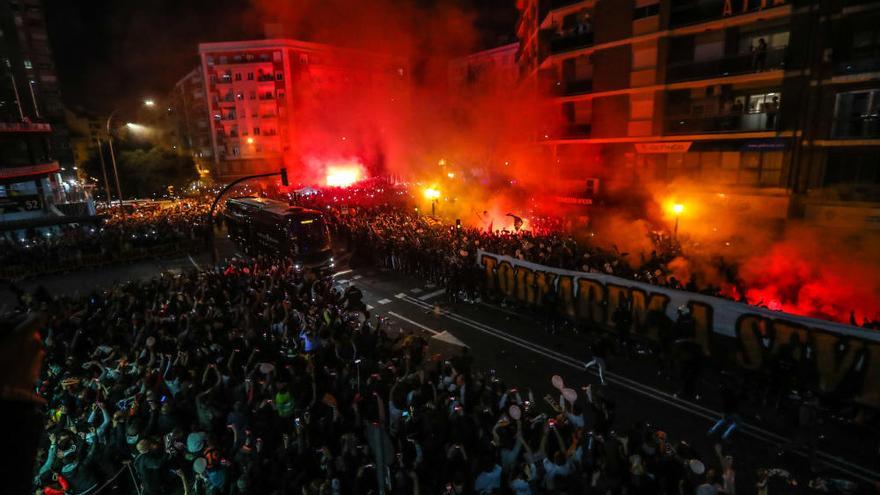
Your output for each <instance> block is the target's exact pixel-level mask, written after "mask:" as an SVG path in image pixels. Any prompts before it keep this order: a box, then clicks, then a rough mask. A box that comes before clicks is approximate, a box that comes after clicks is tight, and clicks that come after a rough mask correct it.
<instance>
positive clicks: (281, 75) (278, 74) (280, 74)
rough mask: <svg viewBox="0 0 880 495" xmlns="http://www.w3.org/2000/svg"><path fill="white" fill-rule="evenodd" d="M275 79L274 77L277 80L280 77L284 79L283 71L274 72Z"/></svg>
mask: <svg viewBox="0 0 880 495" xmlns="http://www.w3.org/2000/svg"><path fill="white" fill-rule="evenodd" d="M275 79H276V80H277V81H281V80H282V79H284V73H283V72H276V73H275Z"/></svg>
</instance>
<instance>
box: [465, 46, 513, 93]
mask: <svg viewBox="0 0 880 495" xmlns="http://www.w3.org/2000/svg"><path fill="white" fill-rule="evenodd" d="M518 51H519V43H509V44H506V45H502V46H499V47H495V48H491V49H488V50H482V51H479V52H475V53H472V54H470V55H468V56H466V57H460V58H456V59H453V60H451V61H450V62H449V85H450V87H451V88H456V87H460V86H464V85H468V84H479V83H480V82H481V79H483V78H486V77H489V78H492V79H495V80H500V81H508V82H510V83H511V84H514V83H515V82H516V81H517V79H518V71H519V69H518V65H517V59H516V54H517V52H518Z"/></svg>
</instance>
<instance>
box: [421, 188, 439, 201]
mask: <svg viewBox="0 0 880 495" xmlns="http://www.w3.org/2000/svg"><path fill="white" fill-rule="evenodd" d="M424 195H425V198H426V199H430V200H431V201H433V200H435V199H437V198H439V197H440V191H439V190H437V189H434V188H433V187H429V188H427V189H425V191H424Z"/></svg>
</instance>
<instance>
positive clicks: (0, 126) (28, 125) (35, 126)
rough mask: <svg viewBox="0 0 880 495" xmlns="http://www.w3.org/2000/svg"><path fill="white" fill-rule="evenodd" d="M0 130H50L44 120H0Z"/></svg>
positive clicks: (49, 126) (50, 127)
mask: <svg viewBox="0 0 880 495" xmlns="http://www.w3.org/2000/svg"><path fill="white" fill-rule="evenodd" d="M0 132H52V126H51V125H50V124H46V123H44V122H0Z"/></svg>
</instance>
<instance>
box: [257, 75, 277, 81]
mask: <svg viewBox="0 0 880 495" xmlns="http://www.w3.org/2000/svg"><path fill="white" fill-rule="evenodd" d="M274 80H275V76H273V75H272V74H260V75H258V76H257V81H259V82H272V81H274Z"/></svg>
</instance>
